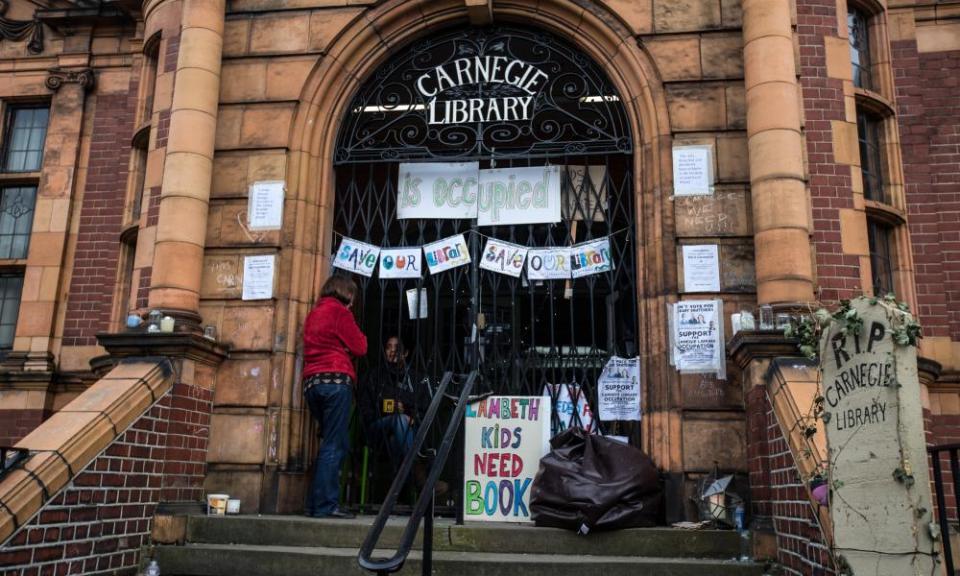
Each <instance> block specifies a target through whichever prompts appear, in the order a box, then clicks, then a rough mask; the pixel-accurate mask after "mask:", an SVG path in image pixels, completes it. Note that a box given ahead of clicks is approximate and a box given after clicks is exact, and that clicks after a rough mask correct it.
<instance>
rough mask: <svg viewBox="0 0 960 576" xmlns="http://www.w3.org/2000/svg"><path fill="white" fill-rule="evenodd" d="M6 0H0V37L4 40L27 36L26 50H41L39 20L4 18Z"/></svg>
mask: <svg viewBox="0 0 960 576" xmlns="http://www.w3.org/2000/svg"><path fill="white" fill-rule="evenodd" d="M9 4H10V3H9V2H8V1H7V0H0V38H3V39H4V40H23V39H26V38H29V39H30V40H29V41H28V42H27V51H28V52H30V53H31V54H39V53H41V52H43V24H41V23H40V21H39V20H11V19H10V18H4V16H3V15H4V14H6V12H7V7H8V6H9Z"/></svg>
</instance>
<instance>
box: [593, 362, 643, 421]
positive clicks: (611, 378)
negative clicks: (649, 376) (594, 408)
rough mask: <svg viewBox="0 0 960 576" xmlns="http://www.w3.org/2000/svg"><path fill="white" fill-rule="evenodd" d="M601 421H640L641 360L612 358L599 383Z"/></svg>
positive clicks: (598, 396) (598, 395) (605, 367)
mask: <svg viewBox="0 0 960 576" xmlns="http://www.w3.org/2000/svg"><path fill="white" fill-rule="evenodd" d="M597 399H598V401H597V403H598V404H599V405H600V420H603V421H604V422H610V421H611V420H639V419H640V359H639V358H620V357H619V356H612V357H611V358H610V360H608V361H607V365H606V366H604V368H603V373H602V374H600V379H599V381H598V382H597Z"/></svg>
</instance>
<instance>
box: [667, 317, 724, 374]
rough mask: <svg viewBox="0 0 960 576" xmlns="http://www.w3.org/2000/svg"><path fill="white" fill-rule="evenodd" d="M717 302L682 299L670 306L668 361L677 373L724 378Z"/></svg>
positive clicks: (721, 335)
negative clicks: (717, 375) (703, 374)
mask: <svg viewBox="0 0 960 576" xmlns="http://www.w3.org/2000/svg"><path fill="white" fill-rule="evenodd" d="M722 314H723V302H722V301H721V300H684V301H682V302H677V303H676V304H674V305H673V319H672V320H673V322H672V325H673V326H672V327H673V334H672V336H673V346H672V352H673V353H672V354H671V359H672V360H673V362H674V365H675V366H676V367H677V369H678V370H680V371H681V372H688V373H703V372H717V373H718V374H719V375H721V376H720V377H721V378H722V377H724V376H725V375H726V360H725V354H724V348H723V325H722V324H721V322H720V318H721V315H722Z"/></svg>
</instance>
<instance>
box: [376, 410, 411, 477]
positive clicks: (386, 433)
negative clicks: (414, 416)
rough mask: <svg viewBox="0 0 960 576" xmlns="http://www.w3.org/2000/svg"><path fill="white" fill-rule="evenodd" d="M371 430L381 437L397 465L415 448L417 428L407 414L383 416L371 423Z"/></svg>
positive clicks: (391, 458)
mask: <svg viewBox="0 0 960 576" xmlns="http://www.w3.org/2000/svg"><path fill="white" fill-rule="evenodd" d="M370 430H371V432H373V433H374V434H376V435H378V436H379V437H380V439H381V441H382V442H383V444H384V446H386V448H387V452H388V453H389V455H390V460H391V461H392V462H393V464H394V466H397V467H399V466H400V463H401V462H403V458H404V457H405V456H406V455H407V453H408V452H410V449H411V448H413V437H414V436H415V435H416V433H417V430H416V428H415V427H414V426H413V425H412V424H410V418H409V417H408V416H406V415H405V414H388V415H387V416H383V417H381V418H379V419H377V420H376V421H375V422H374V423H373V424H371V425H370Z"/></svg>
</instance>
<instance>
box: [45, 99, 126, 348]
mask: <svg viewBox="0 0 960 576" xmlns="http://www.w3.org/2000/svg"><path fill="white" fill-rule="evenodd" d="M136 97H137V82H133V83H132V84H131V86H130V91H129V92H128V93H123V94H98V95H97V97H96V105H97V107H96V113H95V114H96V116H95V117H94V121H93V135H92V141H91V144H90V154H89V162H88V165H89V168H88V171H87V182H86V188H85V190H84V192H83V201H82V207H81V209H80V227H79V230H78V234H77V249H76V253H75V256H74V261H73V277H72V279H71V281H70V295H69V297H68V300H67V312H66V319H65V322H64V327H63V344H64V346H91V345H94V344H96V334H97V333H98V332H104V331H107V330H108V329H109V328H110V319H111V313H112V311H113V291H114V287H115V286H116V283H117V274H118V271H119V266H118V265H119V260H120V231H121V226H122V224H123V214H124V212H123V210H124V204H125V200H126V189H127V174H128V172H129V162H130V139H131V138H132V136H133V129H134V126H133V123H134V116H135V113H136Z"/></svg>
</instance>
